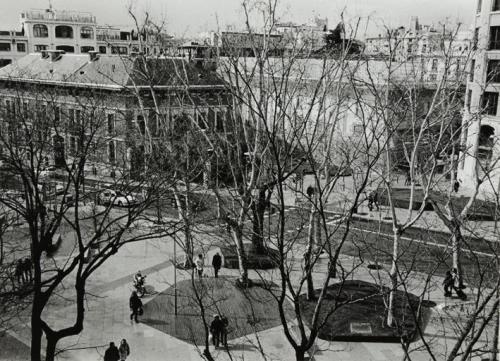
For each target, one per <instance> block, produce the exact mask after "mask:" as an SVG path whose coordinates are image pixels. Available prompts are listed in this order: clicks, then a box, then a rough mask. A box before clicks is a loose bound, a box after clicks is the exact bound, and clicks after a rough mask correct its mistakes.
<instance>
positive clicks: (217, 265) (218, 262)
mask: <svg viewBox="0 0 500 361" xmlns="http://www.w3.org/2000/svg"><path fill="white" fill-rule="evenodd" d="M212 266H213V267H214V274H215V278H219V270H220V269H221V267H222V257H221V256H220V254H219V253H218V252H217V253H216V254H214V257H213V258H212Z"/></svg>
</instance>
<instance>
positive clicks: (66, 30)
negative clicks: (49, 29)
mask: <svg viewBox="0 0 500 361" xmlns="http://www.w3.org/2000/svg"><path fill="white" fill-rule="evenodd" d="M56 38H63V39H73V28H72V27H71V26H67V25H58V26H56Z"/></svg>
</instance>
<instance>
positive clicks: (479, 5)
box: [476, 0, 483, 14]
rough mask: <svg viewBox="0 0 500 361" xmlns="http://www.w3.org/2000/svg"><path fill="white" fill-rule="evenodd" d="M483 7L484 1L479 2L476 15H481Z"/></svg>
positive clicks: (478, 0) (479, 0)
mask: <svg viewBox="0 0 500 361" xmlns="http://www.w3.org/2000/svg"><path fill="white" fill-rule="evenodd" d="M482 6H483V0H477V9H476V13H478V14H479V13H480V12H481V7H482Z"/></svg>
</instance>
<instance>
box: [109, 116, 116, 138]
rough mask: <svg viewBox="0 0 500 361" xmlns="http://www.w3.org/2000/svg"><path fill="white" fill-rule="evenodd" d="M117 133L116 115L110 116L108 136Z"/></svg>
mask: <svg viewBox="0 0 500 361" xmlns="http://www.w3.org/2000/svg"><path fill="white" fill-rule="evenodd" d="M114 132H115V115H114V114H112V113H111V114H108V134H109V135H112V134H113V133H114Z"/></svg>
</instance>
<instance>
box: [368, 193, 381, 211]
mask: <svg viewBox="0 0 500 361" xmlns="http://www.w3.org/2000/svg"><path fill="white" fill-rule="evenodd" d="M373 205H375V206H376V207H377V211H379V210H380V208H379V205H378V192H377V190H376V189H374V190H372V191H371V192H370V193H369V194H368V209H369V210H370V212H371V211H372V210H373Z"/></svg>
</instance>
